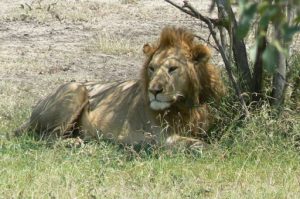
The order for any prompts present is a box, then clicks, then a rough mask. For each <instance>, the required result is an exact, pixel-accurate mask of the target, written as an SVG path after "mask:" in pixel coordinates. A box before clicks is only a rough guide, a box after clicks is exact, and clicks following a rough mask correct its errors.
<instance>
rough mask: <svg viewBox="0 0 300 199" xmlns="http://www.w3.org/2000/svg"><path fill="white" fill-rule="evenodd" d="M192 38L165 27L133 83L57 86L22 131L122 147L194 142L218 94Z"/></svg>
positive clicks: (203, 51)
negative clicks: (105, 141)
mask: <svg viewBox="0 0 300 199" xmlns="http://www.w3.org/2000/svg"><path fill="white" fill-rule="evenodd" d="M193 38H194V37H193V35H192V34H191V33H189V32H187V31H185V30H183V29H176V28H165V29H164V30H163V32H162V35H161V38H160V42H159V43H158V44H157V45H154V46H150V45H148V44H147V45H145V46H144V53H145V54H146V56H147V60H146V62H145V65H144V67H143V69H142V73H141V78H140V79H139V80H129V81H125V82H115V83H108V84H100V83H68V84H65V85H62V86H61V87H59V89H58V90H57V91H55V92H54V93H53V94H50V95H49V96H48V97H46V98H45V99H43V100H42V101H41V102H40V103H38V104H37V106H36V107H35V108H34V110H33V112H32V115H31V118H30V119H29V121H28V122H27V124H26V125H25V126H23V128H22V129H27V130H28V129H31V130H34V131H35V132H37V133H39V134H40V135H44V136H45V137H53V136H54V137H70V136H74V135H75V134H76V136H77V135H79V136H81V137H83V138H84V139H99V138H104V139H111V140H114V141H116V142H118V143H123V144H140V143H147V144H165V143H167V144H174V143H177V142H183V143H184V144H193V143H195V142H197V141H199V140H198V138H199V136H200V134H201V133H202V132H203V131H206V130H207V129H208V127H209V124H210V121H211V119H210V118H211V117H210V116H209V110H208V107H207V105H206V101H207V99H208V98H218V97H219V96H220V95H221V94H222V83H221V81H220V79H219V72H218V70H217V69H216V68H215V67H214V66H212V65H210V64H209V63H208V60H209V57H210V54H209V51H208V49H207V48H206V47H205V46H203V45H201V44H197V43H196V42H194V41H193ZM19 132H20V130H19Z"/></svg>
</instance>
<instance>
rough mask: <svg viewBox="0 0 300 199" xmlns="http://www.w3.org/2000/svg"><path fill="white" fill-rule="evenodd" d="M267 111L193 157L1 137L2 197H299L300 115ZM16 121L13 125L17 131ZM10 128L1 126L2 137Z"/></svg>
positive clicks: (225, 132) (227, 128)
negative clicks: (298, 138) (298, 146)
mask: <svg viewBox="0 0 300 199" xmlns="http://www.w3.org/2000/svg"><path fill="white" fill-rule="evenodd" d="M223 106H225V105H223ZM269 110H270V109H269V107H263V108H262V109H261V111H259V112H257V113H255V112H253V115H252V116H251V118H250V119H248V120H247V121H242V122H241V121H234V120H232V122H231V124H227V125H226V126H223V125H222V126H223V129H222V132H223V134H222V137H221V138H220V139H219V140H218V141H214V142H213V143H212V144H211V146H210V147H209V148H208V149H205V150H203V151H201V152H194V153H187V152H185V151H178V152H173V153H170V152H169V151H165V150H157V151H153V152H152V153H146V152H145V151H142V152H141V153H139V154H136V153H132V152H131V150H128V149H121V148H119V147H118V146H117V145H114V144H110V143H106V142H100V143H87V144H86V145H85V146H84V147H81V148H66V147H65V146H64V144H63V142H62V141H58V142H57V143H56V144H54V145H49V144H48V143H46V142H44V141H37V140H34V139H33V138H32V137H28V136H23V137H20V138H13V139H11V140H7V139H5V138H3V139H1V140H0V157H1V161H0V175H1V179H0V196H1V198H299V196H300V187H299V178H300V161H299V159H300V156H299V152H298V151H297V149H296V147H295V144H296V141H295V140H294V139H292V138H293V137H295V136H296V135H297V134H299V132H300V124H299V119H300V117H299V116H300V115H299V113H296V114H295V113H290V112H287V113H284V114H285V115H277V114H271V113H270V111H269ZM20 115H21V116H20V117H22V116H23V117H25V115H26V114H24V113H21V114H20ZM19 119H20V118H19ZM22 120H23V119H22ZM14 122H15V125H11V126H17V124H16V123H18V122H17V121H14ZM1 124H2V123H1ZM7 130H11V129H7V127H6V126H5V125H3V124H2V125H1V126H0V132H4V131H7ZM219 130H221V129H220V128H219Z"/></svg>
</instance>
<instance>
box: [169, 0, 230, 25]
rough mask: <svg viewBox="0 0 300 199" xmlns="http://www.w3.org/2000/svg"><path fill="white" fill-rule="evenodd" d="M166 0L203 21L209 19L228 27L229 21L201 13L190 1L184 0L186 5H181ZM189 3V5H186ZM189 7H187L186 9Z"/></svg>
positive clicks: (215, 23)
mask: <svg viewBox="0 0 300 199" xmlns="http://www.w3.org/2000/svg"><path fill="white" fill-rule="evenodd" d="M165 1H166V2H168V3H169V4H171V5H172V6H174V7H176V8H178V9H179V10H181V11H182V12H184V13H186V14H188V15H190V16H192V17H195V18H197V19H200V20H201V21H204V22H205V23H207V21H208V20H209V21H210V22H211V23H212V24H213V25H214V26H223V27H225V28H227V27H228V22H227V21H226V20H220V19H212V18H209V17H206V16H203V15H202V14H201V13H199V12H198V11H197V10H196V9H194V8H193V7H192V6H191V5H190V4H189V3H188V1H186V0H185V1H183V3H184V5H183V6H179V5H177V4H176V3H174V2H173V1H171V0H165ZM186 5H189V6H186ZM186 8H187V9H186Z"/></svg>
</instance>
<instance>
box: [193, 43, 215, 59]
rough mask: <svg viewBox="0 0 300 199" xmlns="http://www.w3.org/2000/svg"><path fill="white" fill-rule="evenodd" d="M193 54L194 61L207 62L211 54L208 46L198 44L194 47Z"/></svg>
mask: <svg viewBox="0 0 300 199" xmlns="http://www.w3.org/2000/svg"><path fill="white" fill-rule="evenodd" d="M192 56H193V60H194V61H197V62H200V63H207V62H208V61H209V59H210V56H211V55H210V51H209V49H208V47H206V46H204V45H202V44H198V45H195V46H194V47H193V48H192Z"/></svg>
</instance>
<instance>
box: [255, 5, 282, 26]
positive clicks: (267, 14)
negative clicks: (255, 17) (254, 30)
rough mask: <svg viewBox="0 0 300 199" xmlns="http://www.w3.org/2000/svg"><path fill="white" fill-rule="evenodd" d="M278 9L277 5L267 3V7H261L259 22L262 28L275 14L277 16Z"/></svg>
mask: <svg viewBox="0 0 300 199" xmlns="http://www.w3.org/2000/svg"><path fill="white" fill-rule="evenodd" d="M279 11H280V10H279V9H278V7H276V6H274V5H269V6H268V8H267V9H263V11H261V13H260V14H261V19H260V22H259V25H260V27H262V28H263V29H265V28H266V27H267V26H268V24H269V23H270V21H272V20H273V19H274V18H275V17H276V16H277V17H279V15H278V12H279Z"/></svg>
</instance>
